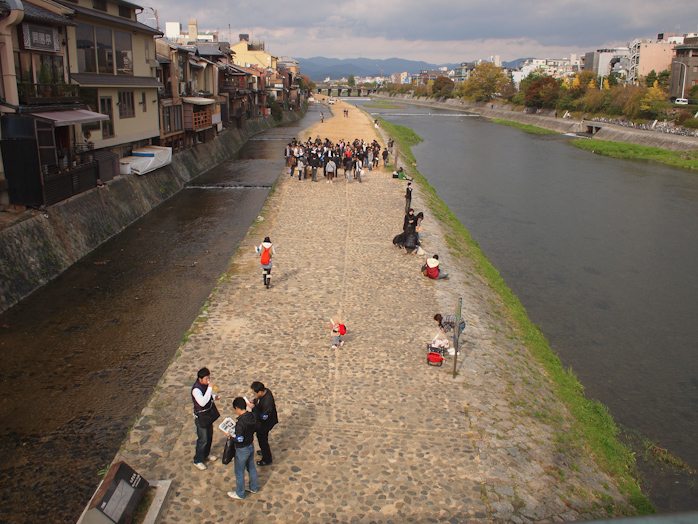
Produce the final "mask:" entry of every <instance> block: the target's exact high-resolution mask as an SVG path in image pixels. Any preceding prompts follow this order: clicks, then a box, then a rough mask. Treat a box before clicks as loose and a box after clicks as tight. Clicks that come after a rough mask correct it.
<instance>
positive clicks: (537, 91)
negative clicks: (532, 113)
mask: <svg viewBox="0 0 698 524" xmlns="http://www.w3.org/2000/svg"><path fill="white" fill-rule="evenodd" d="M558 98H560V84H559V83H558V81H557V80H555V79H554V78H553V77H551V76H546V77H543V78H539V79H538V80H536V81H534V82H533V83H532V84H531V85H530V87H529V88H528V92H527V93H526V98H525V102H526V107H554V106H555V102H556V101H557V99H558Z"/></svg>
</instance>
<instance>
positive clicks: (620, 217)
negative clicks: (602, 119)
mask: <svg viewBox="0 0 698 524" xmlns="http://www.w3.org/2000/svg"><path fill="white" fill-rule="evenodd" d="M365 103H366V102H363V103H359V105H364V104H365ZM366 110H367V111H369V112H371V113H372V114H376V115H380V116H382V118H384V119H386V120H387V121H389V122H391V123H394V124H399V125H403V126H406V127H410V128H412V129H414V130H415V132H416V133H417V134H418V135H419V136H420V137H422V138H423V139H424V142H423V143H421V144H419V145H417V146H415V147H413V148H412V152H413V153H414V155H415V158H416V160H417V163H418V169H419V171H420V173H421V174H422V175H424V176H425V177H426V178H427V179H428V181H429V183H430V184H431V185H432V186H434V187H435V189H436V190H437V193H438V195H439V196H440V198H441V199H442V200H443V201H444V202H445V203H446V204H447V205H448V207H449V208H450V209H451V211H452V212H453V213H454V214H455V215H456V216H457V217H458V219H459V220H460V222H461V223H462V224H463V225H464V226H465V227H466V228H467V229H468V231H469V232H470V233H471V234H472V236H473V238H474V239H475V240H476V241H477V242H478V243H479V244H480V246H481V248H482V250H483V252H484V253H485V255H486V256H487V258H488V259H489V260H490V261H491V262H492V264H493V265H494V266H495V267H496V268H497V269H498V270H499V271H500V273H501V275H502V276H503V277H504V279H505V281H506V282H507V284H508V286H509V287H510V288H511V289H512V291H513V292H514V293H515V294H516V295H517V296H518V297H519V299H520V300H521V302H522V304H523V305H524V307H525V308H526V310H527V311H528V314H529V317H530V318H531V320H532V321H533V322H535V323H536V324H537V325H538V326H540V328H541V330H542V331H543V332H544V334H545V335H546V337H547V338H548V340H549V341H550V345H551V347H552V349H553V351H554V352H555V353H556V354H558V355H559V356H560V358H561V360H562V361H563V364H564V365H565V366H566V367H571V368H572V369H573V371H574V373H575V374H576V375H577V377H578V378H579V380H580V382H581V383H582V384H583V385H584V387H585V391H586V394H587V395H588V396H589V397H592V398H595V399H599V400H600V401H601V402H603V403H604V404H605V405H606V406H608V408H609V410H610V412H611V414H612V415H613V417H614V418H615V419H616V421H618V422H619V423H620V424H622V425H623V426H626V427H627V428H630V429H631V430H637V431H639V432H640V433H641V434H642V435H644V436H646V437H647V438H649V439H650V440H652V441H655V442H657V443H658V444H659V445H660V446H661V447H663V448H667V449H668V450H669V451H670V452H672V453H673V454H674V455H677V456H678V457H680V458H681V459H683V460H684V461H686V462H687V463H688V464H689V465H690V466H692V467H693V468H694V469H698V446H696V442H698V356H697V354H696V350H697V349H698V343H697V342H696V341H698V321H697V319H698V242H696V238H698V237H697V235H698V233H697V232H698V176H697V175H696V174H695V173H693V172H690V171H688V170H680V169H674V168H670V167H666V166H663V165H661V164H657V163H647V162H639V161H623V160H616V159H611V158H606V157H601V156H599V155H594V154H591V153H589V152H586V151H582V150H580V149H577V148H576V147H574V146H572V145H571V143H570V140H571V139H570V138H568V137H565V136H561V135H532V134H528V133H525V132H523V131H521V130H518V129H515V128H511V127H508V126H503V125H499V124H495V123H492V122H489V121H487V120H486V119H482V118H479V117H474V116H466V115H463V114H462V113H457V112H452V111H447V110H439V109H432V108H424V107H419V106H411V105H405V106H404V109H387V108H386V109H378V108H366ZM416 211H419V210H416ZM427 219H428V217H427ZM644 473H645V475H646V477H647V480H648V485H646V487H650V488H651V492H650V496H651V498H652V499H653V502H655V504H656V505H657V506H658V508H659V509H660V510H661V511H683V510H689V509H694V510H695V509H698V498H697V497H696V492H695V476H694V477H693V479H692V480H691V479H690V478H689V477H687V476H685V475H684V476H681V475H678V476H676V475H675V476H670V477H663V476H661V475H656V474H655V473H653V471H652V470H651V469H648V470H646V471H644ZM691 482H692V483H693V485H691Z"/></svg>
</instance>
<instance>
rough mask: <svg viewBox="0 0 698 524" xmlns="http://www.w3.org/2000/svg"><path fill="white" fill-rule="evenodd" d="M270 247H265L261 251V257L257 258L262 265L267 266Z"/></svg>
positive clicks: (269, 258) (269, 257)
mask: <svg viewBox="0 0 698 524" xmlns="http://www.w3.org/2000/svg"><path fill="white" fill-rule="evenodd" d="M270 250H271V247H265V248H263V251H262V258H261V259H260V260H259V261H260V262H261V263H262V265H263V266H268V265H269V261H270V260H271V253H270V252H269V251H270Z"/></svg>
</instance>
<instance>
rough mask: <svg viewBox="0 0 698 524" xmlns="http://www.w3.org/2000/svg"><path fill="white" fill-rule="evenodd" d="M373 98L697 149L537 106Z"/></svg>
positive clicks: (682, 140)
mask: <svg viewBox="0 0 698 524" xmlns="http://www.w3.org/2000/svg"><path fill="white" fill-rule="evenodd" d="M373 98H382V99H385V100H388V99H389V100H393V101H402V102H405V103H406V104H415V105H420V106H427V107H439V108H442V109H452V110H456V111H465V112H468V113H477V114H479V115H482V116H484V117H487V118H500V119H502V120H510V121H512V122H518V123H520V124H529V125H532V126H537V127H542V128H544V129H550V130H552V131H558V132H560V133H580V132H586V130H587V124H594V125H596V126H598V127H601V128H602V129H601V131H599V132H598V133H596V134H595V135H594V136H593V138H594V139H598V140H609V141H612V142H628V143H631V144H638V145H642V146H649V147H659V148H661V149H667V150H670V151H690V150H694V149H698V139H696V138H690V137H682V136H676V135H666V134H663V133H659V132H656V131H642V130H639V129H629V128H624V127H622V126H618V125H613V124H606V123H599V122H591V121H579V120H575V121H571V120H563V119H562V118H555V117H554V116H553V115H554V110H541V113H540V114H535V115H532V114H528V113H523V112H521V111H518V110H515V108H514V106H512V105H509V104H494V108H493V107H492V104H487V103H484V102H469V101H464V100H458V99H454V98H447V99H441V98H437V99H434V98H426V97H416V98H412V97H411V96H410V95H394V96H387V95H373Z"/></svg>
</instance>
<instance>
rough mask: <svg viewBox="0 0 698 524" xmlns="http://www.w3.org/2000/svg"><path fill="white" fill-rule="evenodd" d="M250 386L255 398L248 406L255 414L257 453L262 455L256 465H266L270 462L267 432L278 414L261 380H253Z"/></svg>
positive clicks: (272, 396) (268, 390)
mask: <svg viewBox="0 0 698 524" xmlns="http://www.w3.org/2000/svg"><path fill="white" fill-rule="evenodd" d="M250 388H251V389H252V392H253V393H254V395H255V397H256V398H255V399H254V401H253V402H250V403H249V404H248V406H249V407H250V408H252V413H254V414H255V415H256V416H257V423H258V426H257V442H258V443H259V451H258V453H261V455H262V460H259V461H257V465H258V466H268V465H269V464H271V463H272V456H271V448H270V447H269V432H270V431H271V430H272V428H273V427H274V426H276V424H277V423H278V422H279V416H278V414H277V413H276V402H275V401H274V395H273V393H272V392H271V390H270V389H269V388H266V387H264V384H262V383H261V382H253V383H252V385H251V386H250Z"/></svg>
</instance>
